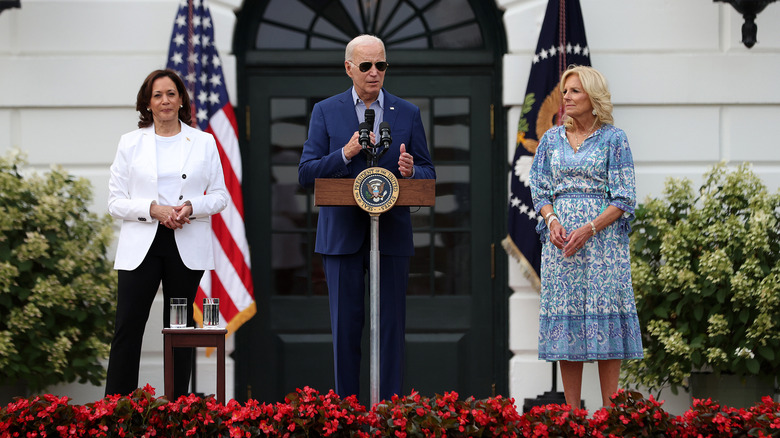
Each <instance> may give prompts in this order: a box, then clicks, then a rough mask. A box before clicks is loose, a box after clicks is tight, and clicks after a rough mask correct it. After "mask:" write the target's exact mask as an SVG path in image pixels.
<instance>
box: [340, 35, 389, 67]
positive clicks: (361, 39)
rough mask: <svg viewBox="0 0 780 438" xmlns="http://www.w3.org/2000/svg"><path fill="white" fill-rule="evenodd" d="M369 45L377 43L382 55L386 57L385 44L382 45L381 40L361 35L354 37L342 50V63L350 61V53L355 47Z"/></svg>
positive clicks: (372, 36)
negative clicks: (380, 47)
mask: <svg viewBox="0 0 780 438" xmlns="http://www.w3.org/2000/svg"><path fill="white" fill-rule="evenodd" d="M371 43H379V45H380V46H382V54H383V55H385V57H387V52H385V43H383V42H382V40H380V39H379V38H377V37H375V36H374V35H367V34H363V35H359V36H356V37H355V38H353V39H352V41H350V42H349V43H348V44H347V48H346V49H345V50H344V61H352V53H353V52H354V51H355V47H357V46H362V45H364V44H371Z"/></svg>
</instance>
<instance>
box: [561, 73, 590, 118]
mask: <svg viewBox="0 0 780 438" xmlns="http://www.w3.org/2000/svg"><path fill="white" fill-rule="evenodd" d="M563 108H564V113H565V114H566V115H567V116H569V117H571V118H574V119H576V118H579V117H581V116H583V115H585V114H591V111H593V104H592V103H590V96H588V93H586V92H585V90H584V89H583V88H582V83H581V82H580V76H579V75H577V74H571V75H569V77H567V78H566V82H564V83H563Z"/></svg>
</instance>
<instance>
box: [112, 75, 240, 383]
mask: <svg viewBox="0 0 780 438" xmlns="http://www.w3.org/2000/svg"><path fill="white" fill-rule="evenodd" d="M136 110H137V111H138V112H139V113H140V120H139V122H138V128H139V129H137V130H135V131H132V132H129V133H127V134H125V135H123V136H122V138H121V139H120V140H119V146H118V148H117V152H116V157H115V158H114V163H113V164H112V165H111V177H110V180H109V184H108V186H109V192H110V193H109V198H108V211H109V213H111V215H112V216H113V217H115V218H117V219H121V220H122V228H121V230H120V232H119V241H118V244H117V252H116V259H115V262H114V269H117V270H118V271H119V272H118V278H119V280H118V286H119V287H118V292H117V312H116V322H115V324H114V339H113V341H112V343H111V354H110V356H109V361H108V376H107V380H106V395H113V394H121V395H127V394H129V393H131V392H132V391H134V390H135V389H136V388H138V370H139V366H140V360H141V343H142V340H143V334H144V328H145V327H146V321H147V319H148V318H149V311H150V309H151V306H152V302H153V300H154V297H155V295H156V294H157V289H158V288H159V286H160V282H162V287H163V296H164V302H165V303H166V305H165V306H164V310H163V326H164V327H168V325H169V306H168V305H167V303H168V301H169V299H170V298H187V300H188V304H189V305H188V306H187V309H188V310H187V320H188V322H189V323H188V325H189V326H192V325H193V324H194V322H193V316H192V303H193V300H194V299H195V294H196V292H197V290H198V284H199V283H200V279H201V277H202V276H203V272H204V271H205V270H208V269H214V252H213V249H212V238H211V222H210V217H211V215H213V214H216V213H219V212H220V211H222V209H224V208H225V206H226V205H227V201H228V195H227V189H226V188H225V181H224V178H223V175H222V164H221V162H220V159H219V151H218V150H217V145H216V142H215V141H214V137H213V136H212V135H211V134H208V133H205V132H202V131H199V130H197V129H194V128H191V127H190V126H189V125H190V124H191V123H192V115H191V110H190V99H189V95H188V93H187V90H186V88H185V85H184V82H182V80H181V78H179V76H178V75H177V74H176V72H174V71H172V70H156V71H153V72H152V73H150V74H149V76H147V78H146V79H145V80H144V82H143V84H142V85H141V89H140V90H139V91H138V96H137V98H136ZM176 350H177V351H175V352H174V366H175V371H174V396H175V397H178V396H179V395H182V394H186V393H187V392H188V387H189V378H190V371H191V363H192V362H191V361H192V349H191V348H180V349H176Z"/></svg>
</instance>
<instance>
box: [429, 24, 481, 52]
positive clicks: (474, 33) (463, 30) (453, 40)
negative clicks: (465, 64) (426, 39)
mask: <svg viewBox="0 0 780 438" xmlns="http://www.w3.org/2000/svg"><path fill="white" fill-rule="evenodd" d="M433 47H434V48H436V49H474V48H480V47H482V33H481V32H480V29H479V25H478V24H477V23H470V24H466V25H464V26H460V27H457V28H455V29H450V30H446V31H444V32H437V33H435V34H434V35H433Z"/></svg>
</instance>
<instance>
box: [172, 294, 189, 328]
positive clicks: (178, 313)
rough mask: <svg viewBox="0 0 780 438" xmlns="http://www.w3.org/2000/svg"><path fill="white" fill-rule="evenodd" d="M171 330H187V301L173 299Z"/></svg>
mask: <svg viewBox="0 0 780 438" xmlns="http://www.w3.org/2000/svg"><path fill="white" fill-rule="evenodd" d="M170 326H171V328H187V299H186V298H171V315H170Z"/></svg>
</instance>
